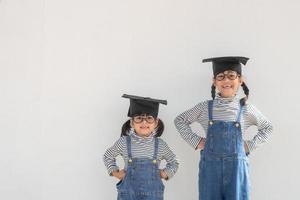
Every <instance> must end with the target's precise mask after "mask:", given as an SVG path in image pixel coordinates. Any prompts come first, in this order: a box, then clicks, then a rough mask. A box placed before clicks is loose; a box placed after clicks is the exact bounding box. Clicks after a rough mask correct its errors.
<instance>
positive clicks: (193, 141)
mask: <svg viewBox="0 0 300 200" xmlns="http://www.w3.org/2000/svg"><path fill="white" fill-rule="evenodd" d="M239 109H240V98H238V96H235V97H231V98H223V97H221V96H219V95H217V96H216V99H215V100H214V103H213V112H212V113H213V120H223V121H236V117H237V115H238V111H239ZM208 120H209V119H208V101H203V102H200V103H199V104H197V105H196V106H194V107H193V108H191V109H189V110H187V111H185V112H183V113H182V114H180V115H178V116H177V117H176V118H175V120H174V123H175V126H176V128H177V130H178V131H179V133H180V135H181V137H182V138H183V139H184V140H185V141H186V142H187V143H188V144H190V145H191V146H192V147H193V148H195V149H196V148H197V146H198V144H199V142H200V140H201V138H202V137H200V136H199V134H196V133H194V132H193V131H192V129H191V126H190V124H192V123H194V122H198V123H200V124H201V126H202V127H203V129H204V131H205V134H206V133H207V128H208ZM240 122H241V129H242V134H243V135H244V131H245V130H246V129H247V128H249V127H250V126H256V127H257V133H256V134H255V136H254V137H253V138H252V139H251V140H246V141H245V142H246V144H247V146H248V149H249V151H250V152H251V151H253V150H254V149H256V148H257V147H259V146H260V145H261V144H263V143H265V142H266V141H267V140H268V138H269V136H270V134H271V133H272V130H273V127H272V125H271V123H270V121H269V120H268V119H267V118H266V117H265V116H264V115H263V114H262V113H261V112H260V111H259V110H258V109H257V108H256V107H255V106H253V105H252V104H250V103H248V102H247V103H246V105H245V106H244V110H243V113H242V116H241V121H240Z"/></svg>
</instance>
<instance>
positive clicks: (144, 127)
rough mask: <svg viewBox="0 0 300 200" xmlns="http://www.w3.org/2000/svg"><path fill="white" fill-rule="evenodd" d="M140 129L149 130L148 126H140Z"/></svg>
mask: <svg viewBox="0 0 300 200" xmlns="http://www.w3.org/2000/svg"><path fill="white" fill-rule="evenodd" d="M140 129H149V127H148V126H141V127H140Z"/></svg>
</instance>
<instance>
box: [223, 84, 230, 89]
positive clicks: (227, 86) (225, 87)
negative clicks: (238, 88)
mask: <svg viewBox="0 0 300 200" xmlns="http://www.w3.org/2000/svg"><path fill="white" fill-rule="evenodd" d="M222 88H224V89H231V88H232V85H222Z"/></svg>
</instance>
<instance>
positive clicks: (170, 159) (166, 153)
mask: <svg viewBox="0 0 300 200" xmlns="http://www.w3.org/2000/svg"><path fill="white" fill-rule="evenodd" d="M159 144H160V146H161V148H162V149H161V151H162V152H163V156H162V159H164V160H166V162H167V164H166V167H165V168H164V169H162V172H161V175H162V173H163V174H165V175H166V177H163V178H164V179H166V180H168V179H170V178H172V177H173V176H174V174H175V173H176V172H177V170H178V166H179V163H178V160H177V158H176V155H175V154H174V153H173V151H172V150H171V149H170V147H169V146H168V145H167V143H166V142H165V141H163V140H162V139H160V141H159Z"/></svg>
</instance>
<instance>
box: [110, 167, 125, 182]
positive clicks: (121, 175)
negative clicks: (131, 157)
mask: <svg viewBox="0 0 300 200" xmlns="http://www.w3.org/2000/svg"><path fill="white" fill-rule="evenodd" d="M112 175H113V176H114V177H116V178H117V179H119V180H122V179H123V178H124V177H125V175H126V173H125V170H124V169H122V170H120V171H113V172H112Z"/></svg>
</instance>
